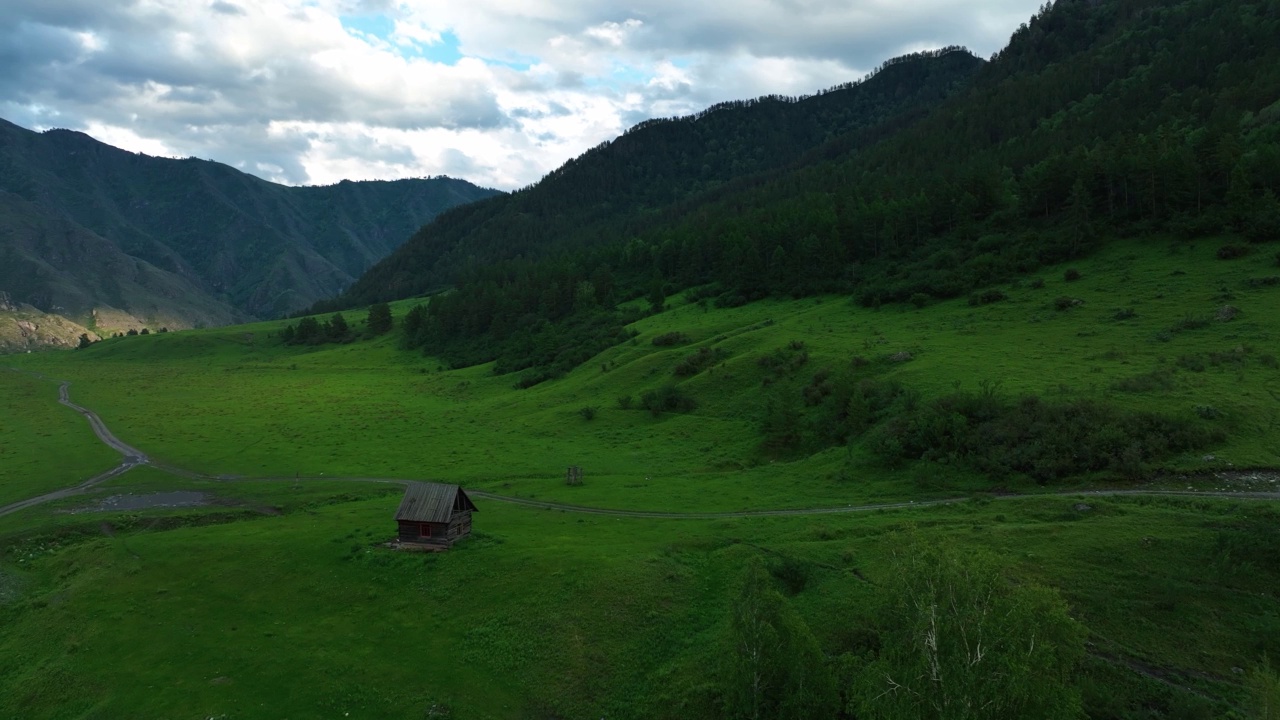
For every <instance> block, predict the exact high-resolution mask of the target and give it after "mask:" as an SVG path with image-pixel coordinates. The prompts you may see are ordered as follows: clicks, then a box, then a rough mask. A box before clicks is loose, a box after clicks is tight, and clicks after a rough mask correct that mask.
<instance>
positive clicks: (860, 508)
mask: <svg viewBox="0 0 1280 720" xmlns="http://www.w3.org/2000/svg"><path fill="white" fill-rule="evenodd" d="M19 372H21V371H19ZM29 374H31V375H34V376H36V377H38V378H41V379H45V378H44V376H43V375H40V374H39V373H29ZM70 387H71V383H69V382H66V381H63V382H62V384H61V385H60V386H59V388H58V402H60V403H62V404H63V405H66V406H67V407H69V408H71V409H72V410H75V411H76V412H78V413H80V414H81V415H83V416H84V417H85V419H86V420H87V421H88V422H89V426H90V427H91V428H92V429H93V434H94V435H96V436H97V437H98V439H99V440H101V441H102V442H103V443H105V444H106V445H107V446H108V447H110V448H111V449H113V450H115V451H116V452H118V453H120V454H121V455H122V456H123V460H122V461H121V462H120V464H119V465H117V466H116V467H114V468H112V469H110V470H108V471H106V472H104V473H101V474H99V475H95V476H93V477H91V478H89V479H88V480H85V481H84V482H82V483H80V484H79V485H76V486H74V487H69V488H64V489H62V490H55V491H54V492H50V493H45V494H44V495H40V496H37V497H33V498H29V499H27V500H21V501H18V502H16V503H12V504H9V505H5V506H3V507H0V517H4V516H5V515H9V514H12V513H15V512H19V511H21V510H25V509H27V508H30V507H35V506H37V505H43V504H44V503H48V502H53V501H55V500H62V499H65V498H69V497H74V496H76V495H82V494H84V493H86V492H88V491H89V490H92V489H93V488H94V487H95V486H97V485H101V484H102V483H104V482H106V481H108V480H110V479H111V478H114V477H118V476H120V475H123V474H124V473H126V472H128V471H129V470H132V469H133V468H135V467H138V466H139V465H149V466H151V467H153V468H155V469H157V470H160V471H162V472H166V473H168V474H170V475H175V476H178V477H183V478H187V479H192V480H218V481H224V482H230V481H246V482H248V481H256V482H264V481H274V482H285V481H294V482H296V481H297V480H299V479H300V478H289V477H266V478H250V477H239V476H234V475H218V476H214V475H204V474H201V473H197V472H192V471H190V470H185V469H183V468H179V467H174V466H172V465H166V464H163V463H157V462H154V461H152V460H151V458H150V457H148V456H147V454H146V453H144V452H142V451H141V450H139V449H137V448H135V447H133V446H131V445H128V444H126V443H125V442H123V441H122V440H120V438H118V437H116V436H115V434H113V433H112V432H111V430H110V428H108V427H107V425H106V423H104V422H103V421H102V418H100V417H98V415H97V414H96V413H94V412H93V411H92V410H89V409H88V408H85V407H82V406H80V405H77V404H75V403H73V402H71V397H70ZM306 479H308V480H321V479H322V480H338V481H341V482H373V483H388V484H396V485H404V484H406V483H409V482H413V481H412V480H405V479H395V478H355V477H331V476H328V475H325V476H321V477H310V478H306ZM467 493H468V494H470V495H473V496H475V497H480V498H484V499H486V500H494V501H498V502H505V503H511V504H514V505H523V506H525V507H534V508H541V509H544V510H560V511H563V512H573V513H584V514H590V515H610V516H614V517H629V518H651V519H660V520H714V519H718V518H748V517H785V516H795V515H837V514H844V513H855V512H870V511H873V510H892V509H900V508H918V507H936V506H939V505H950V504H954V503H958V502H963V501H964V500H967V499H968V498H947V499H943V500H920V501H915V500H912V501H908V502H895V503H880V504H875V505H838V506H834V507H815V508H788V509H780V510H741V511H737V512H705V513H676V512H662V511H649V510H614V509H608V508H593V507H583V506H581V505H568V504H564V503H554V502H545V501H542V500H530V499H527V498H518V497H511V496H509V495H498V494H496V493H491V492H487V491H484V490H468V491H467ZM1046 494H1050V495H1061V496H1074V497H1090V496H1093V497H1120V496H1126V495H1151V496H1175V497H1177V496H1185V497H1198V498H1204V497H1209V498H1231V499H1237V500H1280V492H1231V491H1209V492H1196V491H1190V490H1068V491H1060V492H1054V493H1046ZM1029 497H1042V495H997V496H994V497H993V498H992V499H994V500H1013V499H1020V498H1029Z"/></svg>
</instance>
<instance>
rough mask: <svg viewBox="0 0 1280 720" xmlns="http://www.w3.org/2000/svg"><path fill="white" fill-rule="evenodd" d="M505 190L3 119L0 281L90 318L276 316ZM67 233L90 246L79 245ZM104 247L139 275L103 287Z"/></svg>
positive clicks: (54, 308) (221, 320) (185, 321)
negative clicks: (280, 165)
mask: <svg viewBox="0 0 1280 720" xmlns="http://www.w3.org/2000/svg"><path fill="white" fill-rule="evenodd" d="M497 194H499V193H498V192H497V191H494V190H488V189H484V188H479V187H477V186H475V185H472V184H470V183H467V182H465V181H462V180H455V179H452V178H445V177H437V178H429V179H427V178H424V179H407V180H395V181H362V182H352V181H343V182H340V183H337V184H334V185H329V186H304V187H289V186H283V185H277V184H275V183H270V182H268V181H266V180H262V179H261V178H258V177H256V176H253V175H250V174H248V173H244V172H242V171H240V170H237V169H235V168H232V167H230V166H226V165H222V164H220V163H215V162H212V161H207V160H197V159H194V158H186V159H170V158H154V157H150V156H147V155H142V154H138V153H131V152H128V151H125V150H121V149H119V148H115V147H112V146H110V145H106V144H105V143H101V142H99V141H97V140H95V139H93V138H92V137H90V136H89V135H86V134H84V133H81V132H78V131H72V130H64V129H54V130H47V131H45V132H42V133H37V132H34V131H30V130H26V129H23V128H21V127H19V126H17V125H14V124H12V123H9V122H7V121H3V120H0V195H2V196H3V199H2V201H0V204H2V205H3V210H2V211H0V212H3V217H4V223H3V225H0V257H6V258H7V259H8V260H9V261H8V262H6V263H3V264H0V290H5V291H7V292H9V294H10V295H11V296H12V298H13V300H14V301H15V302H17V303H26V304H29V305H31V306H33V307H35V308H38V309H40V310H41V311H45V312H58V313H59V314H63V315H66V317H68V319H70V320H74V321H79V322H81V323H85V324H89V325H92V322H91V319H92V310H93V309H94V308H95V307H97V306H99V305H101V306H104V307H110V308H113V309H116V310H120V311H123V312H125V313H128V314H130V315H133V316H136V318H137V320H138V321H139V322H145V323H159V322H167V324H168V325H169V326H170V327H191V326H194V325H209V324H225V323H227V322H233V321H238V320H244V319H251V318H254V317H276V316H279V315H282V314H285V313H287V312H290V311H293V310H296V309H298V308H300V307H305V306H307V305H309V304H311V303H313V302H315V301H316V300H317V299H319V298H322V297H328V296H331V295H333V294H334V293H336V292H338V291H339V290H341V289H342V288H344V287H345V286H346V285H347V284H349V283H350V282H352V281H353V280H354V278H355V277H356V276H357V275H358V274H359V273H360V272H361V271H363V270H364V269H365V268H367V267H368V266H369V265H371V264H373V263H374V262H375V261H377V260H378V259H380V258H381V257H383V256H385V255H386V254H387V253H389V252H390V251H391V250H393V249H394V248H395V247H397V246H398V245H399V244H400V242H402V241H403V240H404V239H405V238H407V237H408V236H409V235H410V234H411V233H412V232H413V231H414V230H416V229H417V228H418V227H420V226H421V225H422V224H423V223H424V222H426V221H428V220H430V219H432V218H434V217H435V215H436V214H438V213H439V212H440V211H442V210H444V209H448V208H450V207H453V206H455V205H458V204H462V203H466V202H472V201H474V200H477V199H481V198H484V197H489V196H493V195H497ZM73 236H74V237H75V238H77V240H76V243H77V247H80V248H81V249H82V250H83V249H85V248H87V247H92V248H93V249H94V252H92V253H89V254H88V255H84V256H81V255H78V254H77V252H74V251H72V250H71V249H70V247H69V246H67V244H66V243H67V238H70V237H73ZM55 237H60V238H61V239H60V240H58V241H57V242H54V243H53V245H54V246H58V247H59V248H60V250H56V249H55V247H53V246H51V245H50V243H51V242H52V240H51V239H52V238H55ZM48 252H53V255H52V256H50V255H48V254H47V253H48ZM108 255H109V256H111V257H112V258H113V262H114V263H115V264H116V265H117V266H119V265H120V264H121V263H123V262H125V260H124V259H125V258H128V259H130V261H131V262H132V261H136V262H135V265H136V268H138V269H139V270H138V271H139V272H143V271H145V272H143V274H144V275H145V282H141V283H138V284H137V287H135V288H133V290H134V292H129V293H124V294H123V295H122V294H121V293H115V294H114V295H113V293H111V292H108V291H105V290H104V287H105V286H111V285H112V284H113V283H115V282H116V279H117V278H116V277H115V276H114V275H113V274H112V273H111V272H106V273H104V272H103V270H104V267H103V266H102V265H101V264H100V263H99V262H98V261H101V260H103V259H104V258H105V257H106V256H108ZM138 263H140V264H138ZM123 329H124V328H110V330H123Z"/></svg>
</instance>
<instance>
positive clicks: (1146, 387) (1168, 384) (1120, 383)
mask: <svg viewBox="0 0 1280 720" xmlns="http://www.w3.org/2000/svg"><path fill="white" fill-rule="evenodd" d="M1111 387H1112V388H1113V389H1115V390H1118V391H1120V392H1127V393H1151V392H1168V391H1169V390H1172V389H1173V387H1174V379H1173V370H1170V369H1162V370H1152V371H1151V372H1149V373H1143V374H1141V375H1134V376H1132V377H1127V378H1123V379H1121V380H1117V381H1115V382H1114V383H1112V384H1111Z"/></svg>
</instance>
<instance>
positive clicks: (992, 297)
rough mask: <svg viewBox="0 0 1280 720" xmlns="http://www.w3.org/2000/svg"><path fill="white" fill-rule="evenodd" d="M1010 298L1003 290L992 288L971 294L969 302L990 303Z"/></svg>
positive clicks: (973, 303) (972, 303)
mask: <svg viewBox="0 0 1280 720" xmlns="http://www.w3.org/2000/svg"><path fill="white" fill-rule="evenodd" d="M1008 299H1009V296H1008V295H1005V294H1004V292H1003V291H1001V290H995V289H991V290H984V291H983V292H981V293H974V294H972V295H970V296H969V304H970V305H990V304H991V303H998V302H1001V301H1003V300H1008Z"/></svg>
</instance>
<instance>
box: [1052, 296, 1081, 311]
mask: <svg viewBox="0 0 1280 720" xmlns="http://www.w3.org/2000/svg"><path fill="white" fill-rule="evenodd" d="M1083 304H1084V301H1083V300H1081V299H1080V298H1073V297H1067V296H1066V295H1063V296H1062V297H1057V298H1054V299H1053V308H1054V309H1055V310H1058V311H1062V310H1070V309H1071V308H1073V307H1076V306H1079V305H1083Z"/></svg>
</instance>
